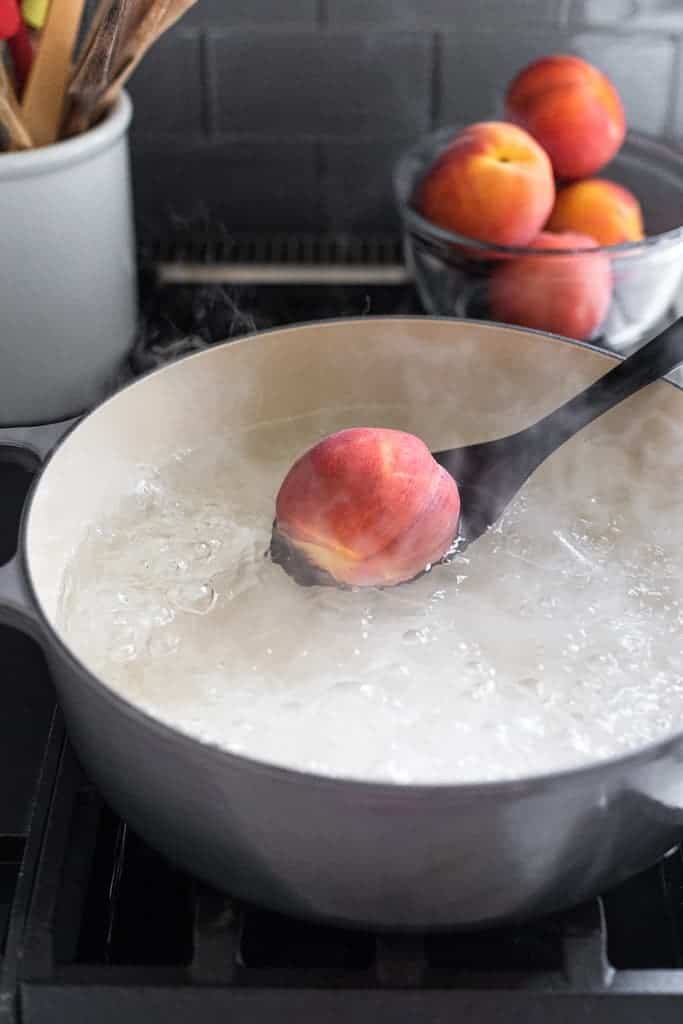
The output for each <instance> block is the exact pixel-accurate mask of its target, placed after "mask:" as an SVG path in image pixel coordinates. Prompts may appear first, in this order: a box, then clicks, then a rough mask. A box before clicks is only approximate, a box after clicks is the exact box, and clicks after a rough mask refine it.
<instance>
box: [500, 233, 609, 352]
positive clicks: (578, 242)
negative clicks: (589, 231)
mask: <svg viewBox="0 0 683 1024" xmlns="http://www.w3.org/2000/svg"><path fill="white" fill-rule="evenodd" d="M595 246H596V243H595V240H594V239H592V238H589V237H588V236H587V235H580V234H577V233H576V232H570V231H565V232H559V233H557V234H554V233H552V232H550V231H544V232H542V233H541V234H540V235H539V236H538V238H536V239H535V241H534V242H533V243H532V245H531V247H530V248H532V249H539V250H547V249H594V250H595ZM611 296H612V268H611V264H610V260H609V256H608V255H607V254H606V253H604V252H598V251H593V252H586V253H585V254H582V253H579V254H576V253H574V254H569V253H568V254H567V255H566V256H564V255H551V254H548V255H546V256H543V255H542V254H539V256H535V255H532V254H530V255H529V256H520V257H518V258H516V259H512V260H509V261H508V262H507V263H505V264H503V265H501V266H500V267H499V268H498V269H496V270H495V271H494V273H493V274H492V275H491V280H490V282H489V302H490V306H491V313H492V315H493V317H494V319H496V320H501V321H503V322H504V323H510V324H519V325H520V326H523V327H531V328H535V329H536V330H539V331H550V332H551V333H552V334H561V335H563V336H564V337H567V338H576V339H577V340H579V341H585V340H587V339H588V338H590V337H592V336H593V334H594V333H595V331H596V330H597V328H598V327H599V326H600V324H601V323H602V321H603V320H604V319H605V316H606V315H607V310H608V309H609V304H610V299H611Z"/></svg>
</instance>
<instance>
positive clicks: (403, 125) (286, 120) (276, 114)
mask: <svg viewBox="0 0 683 1024" xmlns="http://www.w3.org/2000/svg"><path fill="white" fill-rule="evenodd" d="M207 59H208V61H209V63H210V65H211V67H212V73H213V84H214V85H213V89H212V92H213V95H212V97H211V102H212V103H213V104H214V105H215V112H214V118H213V122H214V124H215V125H216V128H217V130H218V131H219V132H221V133H226V134H238V135H240V134H249V135H263V134H265V135H269V136H271V137H286V138H290V137H292V136H294V137H301V136H313V137H318V136H332V137H347V138H355V137H362V136H368V137H370V138H373V137H375V136H376V135H378V134H380V135H385V136H386V135H406V134H413V133H418V132H421V131H425V130H427V129H428V127H429V114H430V82H431V79H430V69H431V64H430V61H431V49H430V38H429V36H428V35H427V34H426V33H424V34H415V33H409V32H367V33H363V34H356V33H350V34H347V33H341V34H338V33H327V32H326V33H321V34H311V33H302V32H277V33H276V32H260V33H259V34H258V35H255V34H253V33H250V32H210V33H209V36H208V39H207Z"/></svg>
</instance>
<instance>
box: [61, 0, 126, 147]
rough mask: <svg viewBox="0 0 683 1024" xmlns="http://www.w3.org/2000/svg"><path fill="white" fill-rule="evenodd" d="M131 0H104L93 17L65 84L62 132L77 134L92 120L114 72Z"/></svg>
mask: <svg viewBox="0 0 683 1024" xmlns="http://www.w3.org/2000/svg"><path fill="white" fill-rule="evenodd" d="M133 5H134V0H107V3H106V5H101V9H100V10H98V11H97V13H96V15H95V18H96V24H95V26H94V28H93V30H92V32H91V33H90V34H89V38H88V39H87V40H86V43H85V44H84V46H83V48H82V50H81V54H80V57H79V62H78V66H77V67H76V68H75V70H74V73H73V75H72V77H71V81H70V82H69V87H68V103H69V108H68V112H67V115H66V117H65V123H64V134H65V135H76V134H78V133H79V132H82V131H85V130H86V129H87V128H88V127H89V125H90V124H91V123H92V120H93V114H94V111H95V108H96V107H97V104H98V101H99V100H100V98H101V96H102V95H103V93H104V92H105V90H106V88H107V85H108V83H109V81H110V80H111V78H113V76H114V68H115V66H116V64H115V62H116V57H117V51H118V48H119V43H120V40H121V38H122V34H123V32H124V29H125V26H126V23H127V21H128V15H129V12H130V9H131V7H132V6H133Z"/></svg>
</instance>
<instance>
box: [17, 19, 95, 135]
mask: <svg viewBox="0 0 683 1024" xmlns="http://www.w3.org/2000/svg"><path fill="white" fill-rule="evenodd" d="M84 3H85V0H51V2H50V7H49V10H48V13H47V19H46V21H45V28H44V29H43V32H42V35H41V40H40V47H39V49H38V53H37V55H36V58H35V60H34V62H33V67H32V68H31V73H30V75H29V78H28V82H27V83H26V88H25V90H24V95H23V97H22V102H21V109H22V114H23V118H24V122H25V124H26V127H27V128H28V131H29V133H30V134H31V136H32V138H33V140H34V142H35V144H36V145H37V146H46V145H48V144H49V143H51V142H54V141H55V140H56V139H57V136H58V133H59V127H60V123H61V119H62V110H63V107H64V98H65V93H66V84H67V79H68V77H69V68H70V63H71V57H72V54H73V50H74V44H75V42H76V36H77V34H78V28H79V25H80V22H81V17H82V14H83V7H84Z"/></svg>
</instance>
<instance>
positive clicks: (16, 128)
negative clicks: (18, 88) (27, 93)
mask: <svg viewBox="0 0 683 1024" xmlns="http://www.w3.org/2000/svg"><path fill="white" fill-rule="evenodd" d="M0 123H1V124H2V125H3V127H4V129H5V134H6V136H7V147H8V148H10V149H31V147H32V146H33V141H32V139H31V136H30V135H29V133H28V131H27V130H26V126H25V125H24V123H23V121H22V119H21V114H20V111H19V104H18V102H17V97H16V94H15V92H14V88H13V86H12V83H11V81H10V78H9V75H8V74H7V69H6V68H5V65H4V64H3V62H2V58H1V55H0Z"/></svg>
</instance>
